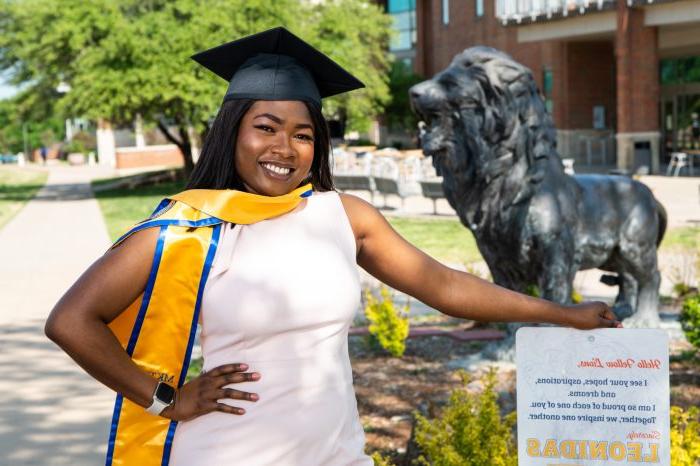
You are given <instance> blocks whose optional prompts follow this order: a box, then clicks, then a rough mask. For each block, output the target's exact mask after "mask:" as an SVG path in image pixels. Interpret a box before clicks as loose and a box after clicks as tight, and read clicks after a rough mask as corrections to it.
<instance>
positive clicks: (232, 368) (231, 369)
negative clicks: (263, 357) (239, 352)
mask: <svg viewBox="0 0 700 466" xmlns="http://www.w3.org/2000/svg"><path fill="white" fill-rule="evenodd" d="M247 370H248V364H244V363H235V364H224V365H222V366H218V367H215V368H213V369H212V370H210V371H209V372H207V375H210V376H212V377H218V376H221V375H225V374H232V373H236V372H245V371H247Z"/></svg>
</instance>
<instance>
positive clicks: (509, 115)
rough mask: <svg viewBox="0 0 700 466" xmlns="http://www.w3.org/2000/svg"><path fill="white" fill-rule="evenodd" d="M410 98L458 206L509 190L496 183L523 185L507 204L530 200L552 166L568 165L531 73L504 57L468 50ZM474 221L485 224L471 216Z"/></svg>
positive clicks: (427, 144) (424, 138)
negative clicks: (561, 157)
mask: <svg viewBox="0 0 700 466" xmlns="http://www.w3.org/2000/svg"><path fill="white" fill-rule="evenodd" d="M410 98H411V105H412V107H413V109H414V111H415V112H416V113H417V114H418V115H419V117H420V118H421V119H422V120H423V121H422V122H421V125H420V132H421V134H420V140H421V145H422V148H423V151H424V153H425V154H426V155H429V156H432V157H433V164H434V165H435V168H436V170H437V171H438V173H439V174H440V175H442V176H443V178H444V187H445V191H446V194H447V196H448V200H450V203H451V204H453V207H457V206H459V204H461V203H464V202H469V203H472V204H474V203H476V204H480V203H481V202H480V201H481V198H482V197H483V196H489V195H490V193H489V191H494V190H495V191H496V192H497V193H502V191H503V190H502V188H501V187H498V188H497V187H495V186H491V185H493V184H494V181H496V180H498V181H502V182H504V183H507V184H508V185H509V186H516V185H517V186H520V187H521V188H522V189H512V188H511V189H510V191H517V193H516V194H515V195H513V196H510V197H511V198H510V199H502V201H503V202H505V203H506V204H513V203H517V202H520V201H522V200H524V199H526V198H529V197H530V196H531V194H532V193H533V192H534V189H535V185H537V184H538V182H539V181H541V179H542V178H543V177H544V172H545V171H546V170H548V169H549V167H548V165H552V166H554V167H556V166H559V167H561V161H559V159H558V156H557V155H556V149H555V146H556V139H555V132H554V126H553V125H552V121H551V118H550V117H549V114H548V113H547V112H546V111H545V107H544V102H543V100H542V97H541V95H540V93H539V91H538V89H537V85H536V84H535V81H534V79H533V77H532V72H531V71H530V70H529V69H528V68H526V67H525V66H523V65H521V64H519V63H517V62H516V61H514V60H513V59H512V58H510V56H508V55H507V54H505V53H503V52H500V51H498V50H496V49H493V48H490V47H472V48H469V49H466V50H465V51H464V52H462V53H460V54H459V55H457V56H455V58H454V59H453V60H452V63H451V64H450V66H448V67H447V68H446V69H445V70H443V71H441V72H440V73H438V74H437V75H435V77H433V78H432V79H430V80H427V81H424V82H422V83H419V84H417V85H415V86H413V87H412V88H411V90H410ZM552 158H554V159H556V160H555V163H554V164H550V163H549V162H551V161H552ZM556 161H558V163H556ZM491 194H493V193H491ZM450 197H452V199H450ZM501 197H502V196H501ZM455 204H457V206H456V205H455ZM459 207H463V206H459ZM500 207H504V206H503V205H502V206H500ZM457 210H458V211H459V210H461V209H457ZM479 216H480V215H479ZM474 221H476V222H478V221H479V219H475V218H471V219H469V222H470V224H473V222H474Z"/></svg>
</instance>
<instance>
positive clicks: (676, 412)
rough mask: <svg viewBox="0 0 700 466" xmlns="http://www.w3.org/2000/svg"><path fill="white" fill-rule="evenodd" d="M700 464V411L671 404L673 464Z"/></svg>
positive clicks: (692, 407)
mask: <svg viewBox="0 0 700 466" xmlns="http://www.w3.org/2000/svg"><path fill="white" fill-rule="evenodd" d="M697 464H700V411H699V410H698V408H697V407H695V406H691V407H690V409H688V410H687V411H684V410H683V409H682V408H681V407H679V406H671V466H695V465H697Z"/></svg>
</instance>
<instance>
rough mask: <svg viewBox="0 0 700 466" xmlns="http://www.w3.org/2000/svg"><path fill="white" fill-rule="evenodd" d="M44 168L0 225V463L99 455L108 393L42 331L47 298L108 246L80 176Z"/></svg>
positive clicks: (86, 172)
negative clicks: (39, 183)
mask: <svg viewBox="0 0 700 466" xmlns="http://www.w3.org/2000/svg"><path fill="white" fill-rule="evenodd" d="M109 175H110V173H106V172H104V170H100V169H97V168H90V167H68V166H51V167H50V173H49V178H48V182H47V184H46V186H44V187H43V188H42V189H41V190H40V191H39V193H38V194H37V196H36V197H35V198H34V199H33V200H31V201H30V202H29V203H27V205H26V206H25V207H24V209H23V210H22V211H21V212H20V213H19V214H18V215H17V216H16V217H15V218H14V219H13V220H12V221H10V223H8V224H7V225H6V226H5V227H4V228H3V229H2V230H0V258H1V260H0V374H2V377H1V378H0V394H1V396H0V464H3V465H4V464H7V465H13V466H18V465H36V466H40V465H41V466H47V465H57V466H58V465H74V466H88V465H97V464H103V463H104V455H105V452H106V444H107V440H108V433H109V423H110V420H111V412H112V404H113V400H114V395H113V393H112V391H111V390H109V389H108V388H106V387H104V386H102V385H101V384H100V383H98V382H96V381H95V380H93V379H92V378H91V377H90V376H88V375H87V374H85V373H84V372H83V370H82V369H81V368H80V367H78V366H77V365H76V364H75V363H74V362H73V361H72V360H71V359H70V358H69V357H68V356H67V355H66V354H65V353H64V352H63V351H62V350H61V349H60V348H58V347H57V346H56V345H55V344H53V343H52V342H51V341H49V340H48V339H47V338H46V337H45V336H44V330H43V327H44V321H45V320H46V317H47V316H48V314H49V312H50V311H51V309H52V307H53V305H54V304H55V303H56V301H58V299H59V298H60V297H61V295H62V294H63V293H64V292H65V291H66V290H67V289H68V287H69V286H70V285H71V284H72V283H73V282H74V281H75V280H76V279H77V278H78V276H79V275H80V274H81V273H82V272H83V271H84V270H85V269H86V268H87V267H88V266H89V265H90V264H91V263H92V262H93V261H95V259H97V258H98V257H99V256H100V255H102V253H103V252H104V251H105V250H106V249H107V247H109V238H108V236H107V230H106V228H105V225H104V221H103V219H102V214H101V212H100V210H99V206H98V204H97V201H96V200H95V199H94V197H93V196H92V191H91V189H90V184H89V181H90V179H91V178H94V177H98V176H109Z"/></svg>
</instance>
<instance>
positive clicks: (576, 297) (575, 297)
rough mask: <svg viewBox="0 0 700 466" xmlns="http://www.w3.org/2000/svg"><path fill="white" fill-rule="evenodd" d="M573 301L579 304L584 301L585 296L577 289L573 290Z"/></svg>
mask: <svg viewBox="0 0 700 466" xmlns="http://www.w3.org/2000/svg"><path fill="white" fill-rule="evenodd" d="M571 302H572V303H574V304H579V303H582V302H583V296H581V293H579V292H578V291H576V290H571Z"/></svg>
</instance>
